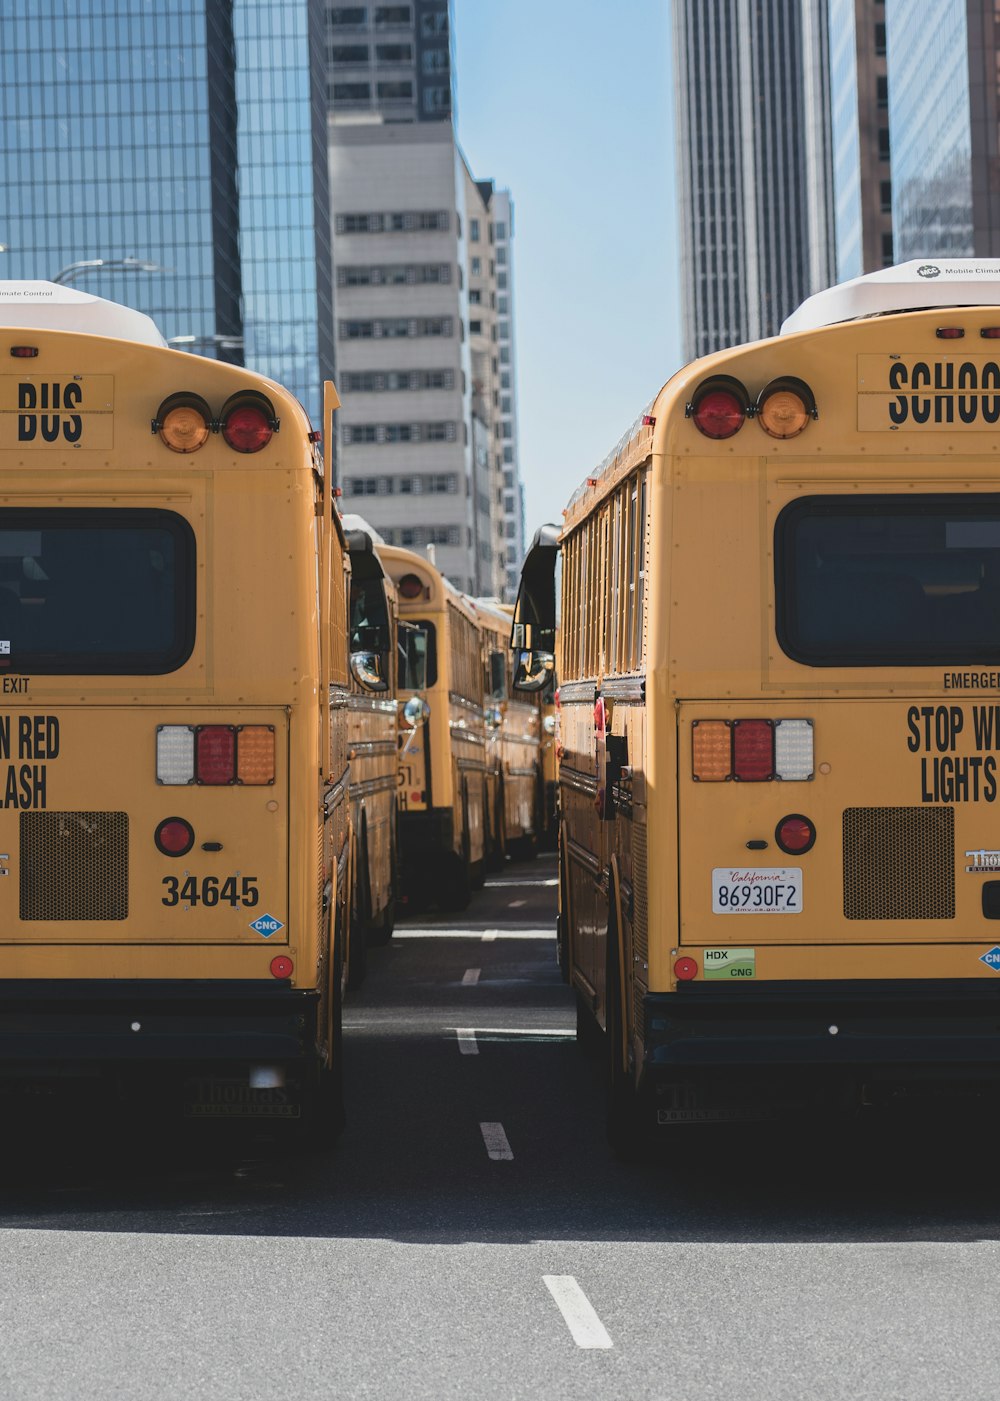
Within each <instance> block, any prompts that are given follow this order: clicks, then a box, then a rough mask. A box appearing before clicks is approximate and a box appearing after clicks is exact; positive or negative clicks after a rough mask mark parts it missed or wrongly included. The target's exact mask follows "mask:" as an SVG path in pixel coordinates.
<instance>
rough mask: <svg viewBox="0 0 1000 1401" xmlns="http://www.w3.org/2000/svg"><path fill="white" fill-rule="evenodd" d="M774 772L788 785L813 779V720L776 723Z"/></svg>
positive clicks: (777, 721)
mask: <svg viewBox="0 0 1000 1401" xmlns="http://www.w3.org/2000/svg"><path fill="white" fill-rule="evenodd" d="M774 772H775V775H776V776H777V777H778V778H780V779H783V780H784V781H785V782H786V783H802V782H805V781H806V780H807V779H810V778H812V776H813V772H814V767H813V726H812V721H811V720H776V721H775V722H774Z"/></svg>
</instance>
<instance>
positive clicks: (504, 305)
mask: <svg viewBox="0 0 1000 1401" xmlns="http://www.w3.org/2000/svg"><path fill="white" fill-rule="evenodd" d="M508 307H509V302H508V299H507V298H506V297H500V298H499V300H498V301H497V311H498V312H499V313H500V315H501V316H506V315H507V311H508Z"/></svg>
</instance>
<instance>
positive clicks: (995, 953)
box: [979, 944, 1000, 973]
mask: <svg viewBox="0 0 1000 1401" xmlns="http://www.w3.org/2000/svg"><path fill="white" fill-rule="evenodd" d="M979 962H980V963H985V964H986V967H987V968H992V969H993V971H994V973H1000V944H994V945H993V947H992V948H991V949H990V950H989V951H988V952H987V953H981V954H980V955H979Z"/></svg>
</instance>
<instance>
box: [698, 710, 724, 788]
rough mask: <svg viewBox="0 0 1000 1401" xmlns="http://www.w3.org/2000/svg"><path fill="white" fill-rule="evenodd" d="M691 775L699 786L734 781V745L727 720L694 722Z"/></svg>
mask: <svg viewBox="0 0 1000 1401" xmlns="http://www.w3.org/2000/svg"><path fill="white" fill-rule="evenodd" d="M691 772H692V775H693V776H694V777H695V778H696V779H697V780H698V782H699V783H723V782H725V780H726V779H727V778H732V776H733V741H732V729H731V727H730V724H729V721H728V720H695V721H693V722H692V725H691Z"/></svg>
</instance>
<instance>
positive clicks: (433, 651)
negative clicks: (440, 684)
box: [399, 619, 437, 693]
mask: <svg viewBox="0 0 1000 1401" xmlns="http://www.w3.org/2000/svg"><path fill="white" fill-rule="evenodd" d="M436 684H437V629H436V628H435V626H434V624H433V623H429V622H426V621H425V620H424V619H421V620H420V626H419V627H417V628H415V627H411V626H409V625H407V626H405V627H404V626H402V625H401V626H400V629H399V690H400V692H401V693H402V692H403V691H422V690H424V689H425V688H426V689H429V688H430V687H431V686H434V685H436Z"/></svg>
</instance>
